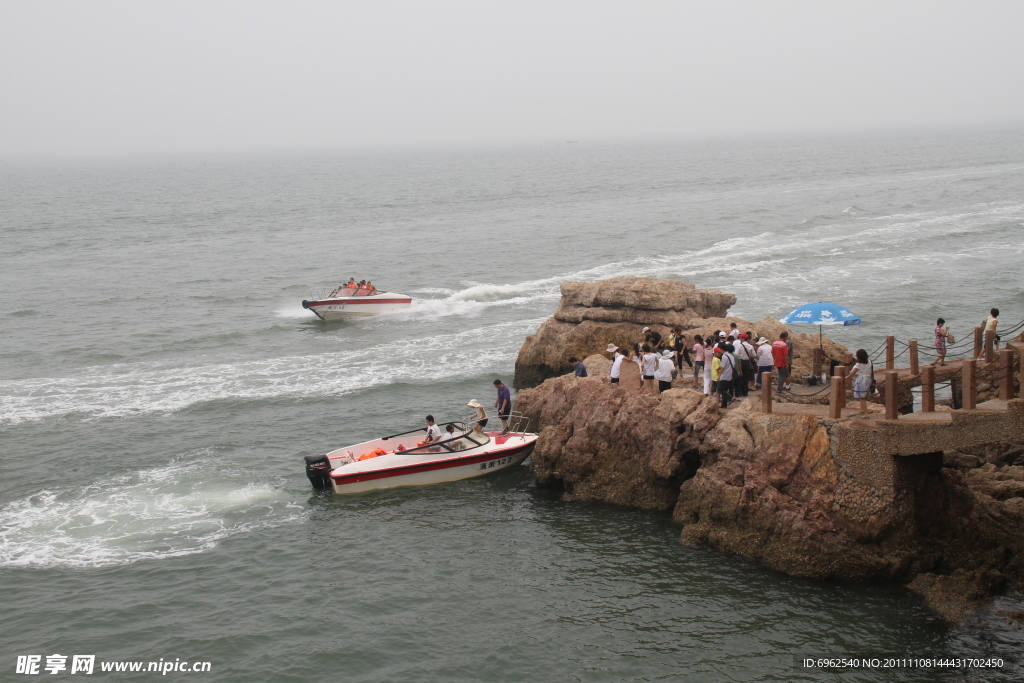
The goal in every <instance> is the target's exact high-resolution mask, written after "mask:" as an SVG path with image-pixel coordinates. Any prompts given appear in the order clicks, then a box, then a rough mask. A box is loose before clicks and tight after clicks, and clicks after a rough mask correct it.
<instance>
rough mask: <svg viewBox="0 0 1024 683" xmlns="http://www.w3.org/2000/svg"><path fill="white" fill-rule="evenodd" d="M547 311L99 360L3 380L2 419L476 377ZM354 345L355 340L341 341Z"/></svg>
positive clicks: (142, 410)
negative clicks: (364, 343) (327, 348)
mask: <svg viewBox="0 0 1024 683" xmlns="http://www.w3.org/2000/svg"><path fill="white" fill-rule="evenodd" d="M542 320H543V319H534V320H516V321H512V322H506V323H499V324H497V325H486V326H481V327H475V328H472V329H468V330H464V331H462V332H458V333H452V334H441V335H434V336H428V337H420V338H417V337H409V338H405V339H401V340H397V341H393V342H388V343H384V344H378V345H375V346H371V347H369V348H360V349H356V350H351V349H346V350H344V351H333V352H327V353H322V354H317V355H309V356H288V357H282V358H270V359H265V360H257V361H246V362H240V363H222V364H213V365H201V366H194V367H169V366H166V365H156V364H144V363H139V364H129V365H121V366H118V368H116V369H111V368H94V369H93V371H92V372H82V373H79V374H76V375H74V376H69V377H53V378H50V377H44V378H32V379H25V380H6V381H2V382H0V423H8V424H18V423H21V422H35V421H40V420H45V419H52V418H55V417H60V416H66V415H77V416H80V417H81V418H83V419H97V418H116V417H129V416H133V415H142V414H147V413H154V412H172V411H176V410H181V409H183V408H186V407H188V406H190V405H194V404H196V403H200V402H203V401H216V400H229V399H236V400H237V399H243V400H244V399H251V400H258V399H267V398H277V397H284V396H291V397H299V398H303V397H321V396H340V395H344V394H348V393H352V392H355V391H360V390H363V389H366V388H369V387H373V386H379V385H382V384H388V383H395V382H408V383H428V382H435V381H446V380H452V379H460V378H469V377H474V376H476V375H477V374H479V373H481V372H485V371H488V370H492V369H495V365H496V363H504V362H507V360H508V359H509V358H514V357H515V354H516V352H517V351H518V349H519V345H520V344H521V343H522V338H523V336H524V335H526V334H528V333H529V332H532V331H533V330H534V329H536V327H537V325H538V324H539V323H540V322H542ZM338 343H340V344H345V345H346V346H348V345H349V344H350V342H348V341H345V340H339V342H338Z"/></svg>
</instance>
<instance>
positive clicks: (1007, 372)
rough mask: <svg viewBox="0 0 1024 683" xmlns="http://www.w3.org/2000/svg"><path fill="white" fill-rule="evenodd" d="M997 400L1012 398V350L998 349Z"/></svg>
mask: <svg viewBox="0 0 1024 683" xmlns="http://www.w3.org/2000/svg"><path fill="white" fill-rule="evenodd" d="M999 398H1001V399H1003V400H1004V401H1009V400H1010V399H1011V398H1013V349H999Z"/></svg>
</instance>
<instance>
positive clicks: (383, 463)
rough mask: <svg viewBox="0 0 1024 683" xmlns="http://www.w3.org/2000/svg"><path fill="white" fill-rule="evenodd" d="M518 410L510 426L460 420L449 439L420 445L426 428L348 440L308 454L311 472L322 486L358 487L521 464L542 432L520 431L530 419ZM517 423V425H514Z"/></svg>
mask: <svg viewBox="0 0 1024 683" xmlns="http://www.w3.org/2000/svg"><path fill="white" fill-rule="evenodd" d="M525 422H526V420H525V418H522V417H520V416H518V415H516V414H515V413H513V415H512V419H511V420H510V422H509V427H510V431H509V432H508V433H507V434H502V433H501V432H476V431H473V429H472V428H471V427H470V424H472V423H470V422H468V421H458V422H450V423H445V424H443V425H440V426H441V430H442V434H446V433H447V432H446V429H445V428H446V427H447V425H448V424H452V425H454V426H455V433H454V434H453V435H452V436H451V438H450V439H448V440H446V441H438V442H435V443H433V444H429V445H426V446H421V445H419V444H420V442H422V440H423V433H424V431H425V429H415V430H413V431H411V432H405V433H403V434H394V435H392V436H385V437H383V438H380V439H374V440H373V441H365V442H363V443H359V444H356V445H354V446H346V447H344V448H339V449H338V450H336V451H331V452H330V453H327V454H326V455H307V456H306V476H307V477H309V481H310V482H311V483H312V484H313V488H315V489H319V490H327V489H331V490H333V491H334V492H335V493H358V492H360V491H370V490H373V489H389V488H394V487H397V486H420V485H423V484H438V483H440V482H443V481H457V480H459V479H468V478H470V477H479V476H482V475H484V474H490V473H491V472H497V471H498V470H505V469H508V468H510V467H515V466H516V465H519V464H521V463H522V462H523V461H524V460H526V458H528V457H529V455H530V453H532V452H533V447H534V445H535V444H536V443H537V435H536V434H530V433H528V432H525V431H518V429H519V427H520V425H521V424H523V423H525ZM513 428H515V429H516V430H517V431H511V429H513Z"/></svg>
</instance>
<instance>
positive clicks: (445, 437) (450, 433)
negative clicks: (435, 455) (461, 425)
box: [438, 425, 476, 443]
mask: <svg viewBox="0 0 1024 683" xmlns="http://www.w3.org/2000/svg"><path fill="white" fill-rule="evenodd" d="M446 429H447V431H446V432H445V433H444V434H443V435H442V436H441V438H440V439H438V443H441V442H442V441H451V439H452V437H454V436H455V425H448V426H447V427H446ZM475 429H476V428H475V427H474V430H475Z"/></svg>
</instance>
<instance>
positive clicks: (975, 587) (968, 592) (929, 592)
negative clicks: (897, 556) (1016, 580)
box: [907, 569, 1007, 623]
mask: <svg viewBox="0 0 1024 683" xmlns="http://www.w3.org/2000/svg"><path fill="white" fill-rule="evenodd" d="M1006 583H1007V581H1006V576H1004V575H1003V574H1001V573H999V572H994V571H989V570H985V569H976V570H973V571H968V570H965V569H957V570H956V571H955V572H953V573H952V574H950V575H947V576H937V575H935V574H931V573H922V574H918V575H917V577H915V578H914V580H913V581H911V582H910V583H909V584H908V585H907V588H909V589H910V590H912V591H913V592H915V593H917V594H918V595H920V596H921V597H923V598H924V600H925V603H926V604H927V605H928V607H930V608H931V609H932V610H934V611H935V612H937V613H938V614H939V616H941V617H942V618H943V619H945V620H946V621H948V622H951V623H952V622H957V621H960V620H961V619H963V617H964V614H966V613H967V611H969V610H971V609H976V608H978V607H980V606H981V605H982V604H984V603H985V602H987V601H988V599H989V598H990V597H991V596H992V595H994V594H996V593H998V592H999V591H1002V590H1003V589H1004V588H1005V587H1006Z"/></svg>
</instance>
